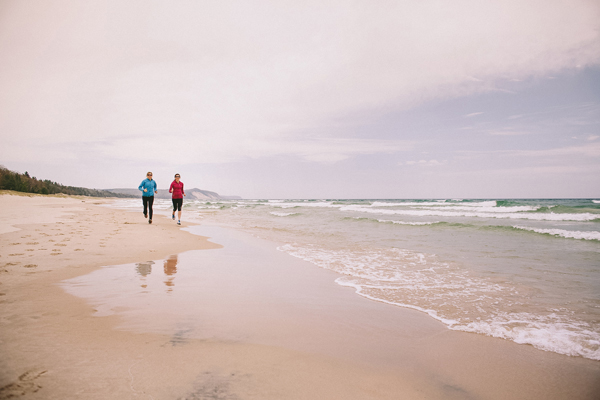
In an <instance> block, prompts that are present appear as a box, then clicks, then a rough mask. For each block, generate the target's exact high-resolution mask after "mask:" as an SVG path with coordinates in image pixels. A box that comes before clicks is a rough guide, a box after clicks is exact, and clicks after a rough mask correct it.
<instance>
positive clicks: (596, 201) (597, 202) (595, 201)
mask: <svg viewBox="0 0 600 400" xmlns="http://www.w3.org/2000/svg"><path fill="white" fill-rule="evenodd" d="M592 202H594V203H596V204H600V200H592Z"/></svg>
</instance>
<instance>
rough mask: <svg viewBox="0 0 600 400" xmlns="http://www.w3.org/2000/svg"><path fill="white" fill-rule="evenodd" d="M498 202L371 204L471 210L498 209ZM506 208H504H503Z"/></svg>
mask: <svg viewBox="0 0 600 400" xmlns="http://www.w3.org/2000/svg"><path fill="white" fill-rule="evenodd" d="M496 204H497V203H496V200H490V201H479V202H467V203H459V204H457V203H447V202H446V200H436V201H406V202H402V203H388V202H383V201H375V202H373V203H372V204H371V207H402V206H410V207H415V206H416V207H425V206H435V207H443V208H444V209H446V208H448V207H452V206H460V207H468V209H471V208H472V207H496ZM502 208H504V207H502Z"/></svg>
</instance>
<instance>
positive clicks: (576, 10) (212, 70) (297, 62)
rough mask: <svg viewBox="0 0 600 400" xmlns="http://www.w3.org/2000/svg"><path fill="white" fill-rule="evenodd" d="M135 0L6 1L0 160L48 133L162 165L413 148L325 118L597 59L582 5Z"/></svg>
mask: <svg viewBox="0 0 600 400" xmlns="http://www.w3.org/2000/svg"><path fill="white" fill-rule="evenodd" d="M136 4H137V3H134V2H122V1H116V0H115V1H104V2H97V3H90V2H83V3H72V2H62V1H56V2H53V1H48V2H44V3H43V4H36V5H35V6H34V5H32V4H31V3H28V2H14V3H10V6H5V9H4V10H3V12H2V13H0V56H1V57H2V59H4V60H10V62H3V63H2V64H1V65H0V87H2V88H3V89H2V91H1V92H0V132H1V133H0V135H2V140H3V143H4V141H5V140H6V138H11V137H19V138H22V140H20V141H18V142H16V143H18V146H17V147H14V146H13V147H11V146H3V149H2V150H0V157H2V158H4V157H9V158H15V157H23V158H26V157H30V155H31V154H33V153H35V152H36V151H38V150H36V149H37V147H36V146H38V147H39V146H41V144H42V143H49V144H60V145H58V146H55V145H51V146H49V147H46V152H47V153H48V154H47V156H48V157H54V158H56V157H59V156H60V157H63V156H64V153H65V152H67V153H70V155H69V156H68V157H71V158H73V157H75V158H77V157H83V156H84V155H85V156H86V157H88V158H89V157H94V156H97V157H104V158H106V157H109V158H115V159H120V160H136V159H143V158H144V157H152V158H154V159H157V160H160V161H162V162H171V161H172V160H173V159H174V158H175V159H183V160H198V161H201V162H202V161H204V162H211V163H226V162H232V161H240V160H244V159H246V158H258V157H269V156H273V155H289V154H293V155H297V156H299V157H302V158H303V159H305V160H311V161H318V162H323V161H325V160H329V161H335V160H342V159H344V158H347V157H352V156H353V155H357V154H365V153H366V154H372V153H375V152H384V153H385V152H389V151H403V150H401V149H405V148H406V143H402V142H393V143H392V145H391V147H389V146H388V145H389V143H386V142H378V141H376V140H375V141H367V140H365V141H363V142H359V141H352V140H350V139H348V138H347V136H346V133H338V132H335V131H332V130H330V129H329V127H330V126H331V124H332V123H334V122H335V121H339V120H343V119H346V118H361V117H365V118H366V116H373V115H377V114H381V113H385V112H387V111H389V110H392V109H408V108H411V107H414V106H415V105H418V104H421V103H422V102H424V101H427V100H431V99H448V98H453V97H459V96H467V95H471V94H475V93H481V92H486V91H495V90H506V89H504V88H502V87H501V86H502V85H503V83H504V82H509V81H513V80H521V79H525V78H528V77H532V76H540V75H547V74H551V73H557V72H560V71H562V70H564V69H568V68H575V67H576V66H589V65H597V64H598V63H599V62H600V39H599V33H598V23H597V21H598V20H600V11H599V10H600V6H599V5H598V4H597V3H595V2H589V1H585V0H581V1H573V0H544V1H542V0H530V1H522V0H498V1H490V2H479V1H462V0H459V1H455V2H452V3H449V2H428V1H425V2H423V1H406V2H375V3H368V2H345V1H344V2H342V1H339V2H338V1H326V2H321V1H319V2H316V1H315V2H310V1H309V2H294V1H281V2H248V3H246V2H169V1H154V2H152V3H148V4H146V5H144V7H143V8H139V7H138V6H137V5H136ZM475 115H478V113H473V114H469V116H475ZM340 136H342V137H341V138H340ZM373 136H376V133H373ZM341 139H347V140H346V141H344V140H341ZM17 148H18V149H20V151H19V152H16V153H15V150H16V149H17ZM394 149H395V150H394Z"/></svg>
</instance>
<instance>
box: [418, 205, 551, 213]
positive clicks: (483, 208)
mask: <svg viewBox="0 0 600 400" xmlns="http://www.w3.org/2000/svg"><path fill="white" fill-rule="evenodd" d="M419 208H420V209H423V210H443V211H446V210H453V211H473V206H468V207H465V206H444V207H442V208H437V207H419ZM539 208H540V207H533V206H513V207H487V206H480V207H477V208H476V210H475V211H476V212H486V213H515V212H525V211H537V210H538V209H539Z"/></svg>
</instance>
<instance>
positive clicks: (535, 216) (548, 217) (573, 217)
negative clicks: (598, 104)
mask: <svg viewBox="0 0 600 400" xmlns="http://www.w3.org/2000/svg"><path fill="white" fill-rule="evenodd" d="M340 211H354V212H364V213H371V214H385V215H412V216H420V217H423V216H437V217H476V218H501V219H530V220H536V221H592V220H594V219H600V214H590V213H581V214H566V213H565V214H559V213H497V212H477V211H474V212H459V211H445V210H435V209H432V210H423V209H421V210H386V209H374V208H369V207H363V206H357V205H349V206H343V207H341V208H340Z"/></svg>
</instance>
